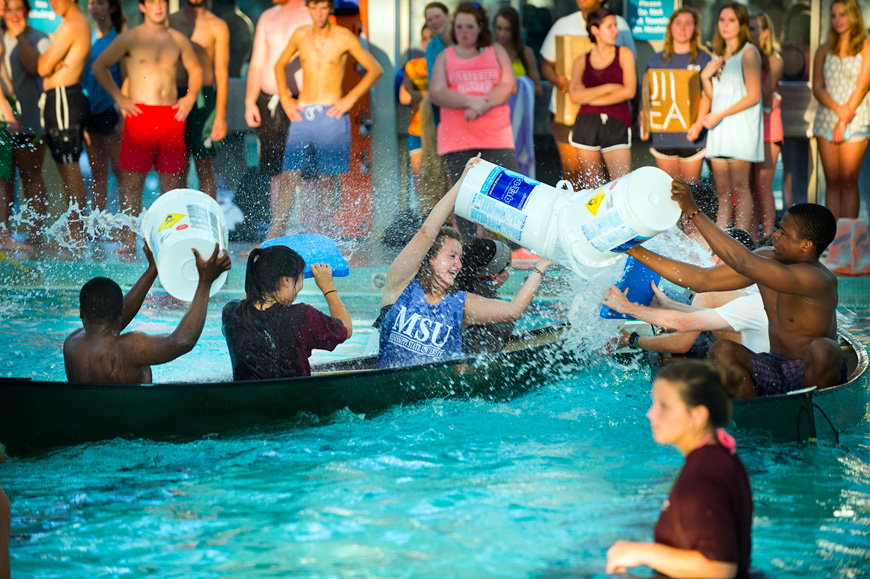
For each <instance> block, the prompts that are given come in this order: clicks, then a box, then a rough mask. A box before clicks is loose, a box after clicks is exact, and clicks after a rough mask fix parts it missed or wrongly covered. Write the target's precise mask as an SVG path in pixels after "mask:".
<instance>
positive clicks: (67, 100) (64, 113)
mask: <svg viewBox="0 0 870 579" xmlns="http://www.w3.org/2000/svg"><path fill="white" fill-rule="evenodd" d="M40 109H41V111H42V126H43V127H45V133H46V137H47V140H48V148H49V150H50V151H51V156H52V158H53V159H54V160H55V162H56V163H58V164H59V165H64V164H68V163H78V162H79V157H81V155H82V151H83V150H84V122H85V117H87V116H88V113H90V110H91V105H90V103H89V102H88V97H86V96H85V93H84V91H83V90H82V87H81V86H80V85H77V84H71V85H69V86H58V87H55V88H53V89H48V90H46V91H45V92H44V93H42V98H41V99H40Z"/></svg>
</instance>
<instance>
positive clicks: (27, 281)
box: [0, 240, 870, 307]
mask: <svg viewBox="0 0 870 579" xmlns="http://www.w3.org/2000/svg"><path fill="white" fill-rule="evenodd" d="M337 244H338V246H339V249H340V250H341V253H342V255H344V256H345V259H347V261H348V265H350V268H351V270H350V275H349V276H347V277H341V278H336V279H335V286H336V288H337V289H338V290H339V292H342V293H353V294H369V295H371V294H380V293H381V290H382V289H383V285H384V279H385V275H386V270H387V267H388V266H389V264H390V263H391V262H392V260H393V258H395V256H396V255H397V254H398V251H399V250H398V249H392V248H389V247H386V246H384V245H383V244H382V243H381V242H380V241H379V240H365V241H360V240H339V241H338V242H337ZM117 245H118V244H117V243H112V242H98V243H91V244H90V245H89V248H88V250H87V251H86V252H85V253H84V254H83V255H79V256H75V255H72V254H71V253H69V252H63V251H57V250H34V251H30V252H20V253H17V254H16V253H12V254H8V257H9V258H10V259H12V260H15V261H16V263H17V264H18V265H20V266H22V267H23V268H25V269H26V270H28V271H26V272H25V271H22V270H21V269H19V268H18V267H16V266H15V265H13V264H11V263H9V262H8V261H0V288H43V289H67V290H70V289H73V290H77V289H79V288H80V287H81V286H82V284H83V283H84V282H85V281H87V280H89V279H91V278H93V277H96V276H106V277H110V278H112V279H114V280H115V281H116V282H118V283H119V284H120V285H121V286H122V287H125V288H128V287H130V286H132V285H133V284H134V283H135V282H136V280H137V279H139V276H141V275H142V272H143V268H144V266H145V255H144V254H143V253H142V252H141V251H140V252H139V253H137V254H136V255H118V254H117V253H115V252H114V249H115V248H116V247H117ZM249 247H250V244H246V243H230V246H229V253H230V257H231V259H232V263H233V269H232V270H231V271H230V275H229V276H228V278H227V283H226V285H225V286H224V290H228V291H233V292H237V291H243V290H244V287H245V263H246V260H245V259H243V258H241V257H239V253H240V252H242V251H244V250H246V249H248V248H249ZM518 274H519V275H513V276H511V278H510V279H509V280H508V282H507V283H506V284H505V287H504V288H503V290H504V291H505V292H506V293H508V294H512V293H514V292H516V291H517V290H518V289H519V287H520V285H521V284H522V282H523V280H524V279H525V275H524V274H523V273H522V271H518ZM561 275H566V272H564V271H559V270H558V269H557V270H555V271H554V272H553V274H552V275H548V276H547V277H548V280H547V282H548V283H546V284H545V285H544V287H542V289H541V293H542V295H547V294H548V293H550V292H549V291H548V289H556V287H558V285H559V284H558V279H559V277H560V276H561ZM839 280H840V285H839V289H840V306H844V307H870V276H863V277H846V276H840V277H839ZM154 287H155V288H158V287H160V281H159V280H158V281H157V282H155V285H154ZM315 292H317V288H316V286H315V285H314V284H313V283H309V284H306V286H305V289H304V290H303V294H306V293H315Z"/></svg>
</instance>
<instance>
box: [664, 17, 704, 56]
mask: <svg viewBox="0 0 870 579" xmlns="http://www.w3.org/2000/svg"><path fill="white" fill-rule="evenodd" d="M681 14H689V15H691V16H692V21H693V22H694V23H695V30H694V32H692V38H691V39H690V40H689V57H690V58H689V63H690V64H694V63H695V61H696V60H697V59H698V51H699V50H701V48H700V47H701V15H700V14H698V11H697V10H695V9H694V8H690V7H689V6H683V7H682V8H677V9H676V10H674V12H673V14H671V17H670V18H668V26H667V28H665V46H664V49H663V50H662V61H663V62H670V61H671V60H672V59H673V58H674V54H675V53H674V33H673V31H672V30H671V26H672V25H673V23H674V20H676V19H677V16H680V15H681Z"/></svg>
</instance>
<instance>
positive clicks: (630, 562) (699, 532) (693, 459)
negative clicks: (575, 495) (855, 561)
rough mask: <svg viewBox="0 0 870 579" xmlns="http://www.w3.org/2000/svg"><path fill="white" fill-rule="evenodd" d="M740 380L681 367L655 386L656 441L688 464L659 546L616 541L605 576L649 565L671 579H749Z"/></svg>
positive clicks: (704, 368)
mask: <svg viewBox="0 0 870 579" xmlns="http://www.w3.org/2000/svg"><path fill="white" fill-rule="evenodd" d="M740 386H741V378H740V375H739V374H738V373H737V372H736V371H735V370H734V369H733V368H732V367H730V366H722V365H718V364H714V363H712V362H709V361H699V360H692V361H686V362H675V363H673V364H670V365H668V366H665V368H664V369H663V370H662V372H661V373H660V374H659V376H658V378H657V379H656V381H655V383H653V387H652V406H651V407H650V409H649V411H648V412H647V417H648V418H649V422H650V427H651V429H652V435H653V439H655V441H656V442H657V443H659V444H669V445H672V446H675V447H676V448H677V450H679V451H680V452H681V453H682V454H683V456H685V457H686V462H685V464H684V465H683V468H682V469H681V470H680V474H679V475H678V476H677V480H676V481H675V482H674V486H673V487H672V488H671V492H670V494H669V495H668V498H667V499H666V500H665V502H664V505H663V506H662V512H661V515H659V520H658V523H656V526H655V542H654V543H638V542H632V541H617V542H616V543H615V544H614V545H613V546H612V547H610V549H609V550H608V551H607V572H608V573H624V572H625V571H626V569H627V568H629V567H637V566H639V565H646V566H648V567H652V568H653V569H655V570H656V571H658V572H659V573H662V574H664V575H667V576H670V577H698V578H702V577H711V578H712V577H716V578H733V577H745V576H747V574H748V572H749V564H750V557H751V554H752V491H751V489H750V487H749V479H748V478H747V476H746V471H745V469H744V468H743V463H742V462H741V461H740V459H739V458H738V457H737V454H736V451H735V443H734V439H733V438H731V436H729V435H728V434H727V433H726V432H725V430H723V428H722V427H723V426H725V425H727V424H729V423H730V422H731V404H732V399H733V398H734V397H735V396H736V395H737V393H738V392H739V391H740Z"/></svg>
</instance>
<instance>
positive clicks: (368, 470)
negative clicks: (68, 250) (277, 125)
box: [0, 290, 870, 578]
mask: <svg viewBox="0 0 870 579" xmlns="http://www.w3.org/2000/svg"><path fill="white" fill-rule="evenodd" d="M3 291H4V292H7V293H6V294H4V295H2V296H0V303H2V304H3V306H0V307H2V308H4V311H2V312H0V316H2V318H3V319H4V320H11V321H10V324H11V326H10V327H11V329H12V330H13V332H11V333H14V334H16V338H14V339H13V338H9V337H3V338H2V339H3V342H0V347H2V348H3V351H4V352H6V354H4V356H3V357H2V359H3V366H2V372H3V374H2V375H10V374H9V373H10V372H12V373H14V374H16V375H20V374H19V373H18V372H17V370H19V369H20V368H21V367H22V366H23V364H24V361H23V360H24V356H25V354H24V351H25V349H26V350H30V349H39V350H40V352H41V354H40V356H39V357H40V358H42V359H43V362H44V363H45V367H44V368H43V369H41V370H38V372H41V373H44V374H45V376H46V377H47V376H49V375H50V376H54V378H52V379H62V376H63V367H62V358H61V357H60V356H59V352H60V350H59V347H60V344H61V342H62V340H63V337H65V335H66V334H67V333H68V332H69V331H70V330H71V329H73V328H74V327H77V326H78V318H77V314H78V312H77V307H76V303H75V299H74V296H75V294H74V292H51V293H47V292H41V291H37V290H3ZM10 292H11V293H10ZM10 297H12V298H14V299H8V298H10ZM317 297H318V296H314V295H312V297H311V298H309V297H308V296H305V297H304V298H303V301H306V302H308V303H311V304H312V305H315V306H318V307H322V306H323V304H322V303H319V302H318V301H316V300H317ZM3 298H7V299H3ZM320 299H321V300H322V298H320ZM371 299H373V298H371V297H364V298H359V300H357V298H350V299H348V300H347V302H348V304H349V306H350V311H351V316H352V318H353V320H354V324H355V328H356V330H355V338H357V337H358V338H359V340H360V341H359V342H358V343H357V344H356V345H351V346H352V348H357V347H361V344H362V343H363V342H364V337H363V330H364V325H367V324H366V321H370V319H371V317H372V316H371V310H369V309H368V306H369V304H368V301H369V300H371ZM374 299H375V302H374V303H376V298H374ZM225 300H226V297H225V296H224V297H223V298H218V300H217V301H218V302H219V303H223V301H225ZM10 304H13V305H10ZM168 305H169V302H168V300H165V298H163V297H162V296H161V295H160V294H157V295H156V296H154V297H149V300H148V303H147V304H146V314H148V315H146V316H145V317H143V319H142V320H137V321H136V322H135V324H137V326H136V327H137V328H139V329H144V330H147V331H165V330H167V329H171V328H172V327H174V324H175V323H176V321H177V319H178V315H179V313H178V311H173V310H167V309H166V306H168ZM8 308H12V309H8ZM53 308H57V310H58V311H60V313H61V315H58V316H47V317H48V318H49V319H45V320H44V321H38V322H35V321H33V319H32V318H31V313H32V312H42V313H43V314H44V313H45V312H47V311H53ZM219 311H220V308H219V307H218V305H217V304H215V303H213V304H212V306H211V308H210V314H209V322H208V323H207V332H208V334H207V335H206V339H205V340H203V342H202V343H201V344H200V345H198V346H197V349H196V350H194V352H192V353H191V354H188V356H186V357H185V358H182V359H181V360H179V361H178V362H176V364H179V365H178V366H172V365H171V364H170V365H166V366H164V367H163V368H159V367H155V380H167V379H171V378H172V377H173V374H176V373H180V372H182V371H191V369H192V370H193V371H195V372H197V373H198V374H199V375H200V376H203V375H221V374H225V375H228V373H229V365H228V364H229V360H228V358H226V359H224V360H222V359H221V358H220V357H219V356H218V357H216V359H215V360H214V361H213V362H210V363H208V364H206V365H205V366H203V365H202V364H203V363H202V362H200V360H202V359H208V358H209V357H210V356H209V354H210V353H214V354H216V355H217V354H218V352H217V351H215V352H211V350H210V349H212V348H213V349H215V350H220V353H221V354H222V355H223V356H225V349H226V347H225V344H224V342H223V337H222V336H220V330H219V323H218V324H216V320H218V318H217V316H219ZM868 314H870V309H867V308H858V309H853V310H852V311H851V312H847V318H848V320H850V321H851V322H857V327H853V328H852V330H853V332H855V333H856V334H857V335H858V336H859V337H860V338H861V339H862V341H864V342H865V343H866V342H868V341H870V325H868V324H867V322H866V320H867V319H868ZM357 320H360V323H357ZM140 324H141V325H140ZM4 325H5V322H4ZM356 331H359V332H360V334H359V336H357V334H356ZM25 333H26V334H27V335H28V336H29V337H28V338H27V340H22V338H21V335H22V334H25ZM25 343H28V344H29V346H28V347H26V348H25ZM200 348H205V349H204V350H200ZM352 348H351V347H349V349H348V352H346V353H345V354H342V353H341V352H339V354H340V355H351V351H350V350H352ZM185 360H186V362H185ZM192 360H196V364H192V363H191V361H192ZM191 367H192V368H191ZM10 368H11V369H10ZM649 379H650V376H649V375H648V371H647V370H645V369H644V367H642V366H640V365H637V366H621V365H614V364H612V363H611V362H610V361H609V360H608V359H604V358H602V359H597V358H594V359H590V361H589V366H588V367H587V368H585V370H584V371H583V372H581V373H578V374H576V375H574V376H572V377H571V378H569V379H567V380H563V381H560V382H557V383H554V384H551V385H548V386H545V387H544V388H542V389H540V390H538V391H537V392H534V393H531V394H528V395H526V396H524V397H522V398H519V399H517V400H514V401H512V402H509V403H499V404H495V403H488V402H484V401H480V400H473V401H469V402H459V401H450V400H435V401H431V402H428V403H425V404H420V405H414V406H409V407H399V408H394V409H392V410H390V411H388V412H386V413H384V414H382V415H378V416H376V417H363V416H358V415H354V414H352V413H350V412H346V411H345V412H339V413H337V414H335V415H333V416H331V417H328V418H318V417H312V416H299V417H297V418H295V419H294V420H292V421H289V422H287V423H285V424H282V425H279V426H277V427H270V428H269V429H268V430H249V431H245V432H241V433H238V434H236V435H233V436H231V437H211V438H206V439H203V440H199V441H195V442H186V443H165V442H161V443H155V442H151V441H143V440H138V441H123V440H114V441H106V442H102V443H94V444H86V445H81V446H77V447H72V448H67V449H61V450H56V451H53V452H50V453H47V454H44V455H41V456H37V457H33V458H27V459H12V460H11V461H10V462H8V463H7V464H5V465H3V467H2V468H0V484H2V485H3V486H4V488H5V489H6V492H7V493H8V494H9V496H10V499H11V500H12V504H13V528H12V534H13V540H12V557H13V566H12V568H13V575H14V576H16V577H60V578H73V577H76V578H79V577H161V578H175V577H245V578H247V577H258V578H259V577H323V578H327V577H372V576H378V577H433V578H436V577H437V578H441V577H462V578H464V577H468V578H472V577H569V576H570V577H574V576H582V577H594V576H604V573H603V569H604V556H605V552H606V550H607V548H608V547H609V546H610V545H611V544H612V543H613V542H614V541H615V540H617V539H620V538H624V539H635V540H649V539H650V538H651V536H652V526H653V524H654V522H655V519H656V518H657V516H658V512H659V508H660V506H661V502H662V500H663V499H664V497H665V496H666V493H667V491H668V489H669V488H670V485H671V483H672V481H673V479H674V477H675V476H676V473H677V471H678V469H679V467H680V464H681V462H682V459H681V457H680V456H679V454H678V453H677V452H676V451H675V450H673V449H671V448H663V447H659V446H657V445H655V444H654V443H653V441H652V439H651V437H650V434H649V428H648V425H647V421H646V418H645V416H644V414H645V412H646V409H647V407H648V404H649V394H648V391H649ZM737 438H738V445H739V446H738V448H739V450H740V452H741V457H742V458H743V460H744V462H745V464H746V467H747V471H748V472H749V476H750V480H751V483H752V485H753V491H754V496H755V508H756V512H755V520H754V528H753V532H754V545H753V563H754V567H755V568H756V569H758V570H761V571H763V572H765V573H766V574H767V575H768V576H770V577H850V578H851V577H866V576H868V571H867V568H868V567H870V421H868V420H865V421H864V422H863V423H862V424H861V425H860V427H859V428H858V429H857V430H856V431H854V432H851V433H847V434H845V435H844V436H843V439H842V443H841V444H840V445H839V446H833V445H829V444H825V443H822V444H819V445H817V446H813V447H803V446H799V445H790V444H789V445H782V444H774V443H771V442H770V441H767V440H765V439H764V438H760V437H759V438H754V437H747V436H746V435H741V434H740V433H737ZM642 574H643V573H642ZM647 576H648V574H647Z"/></svg>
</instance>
